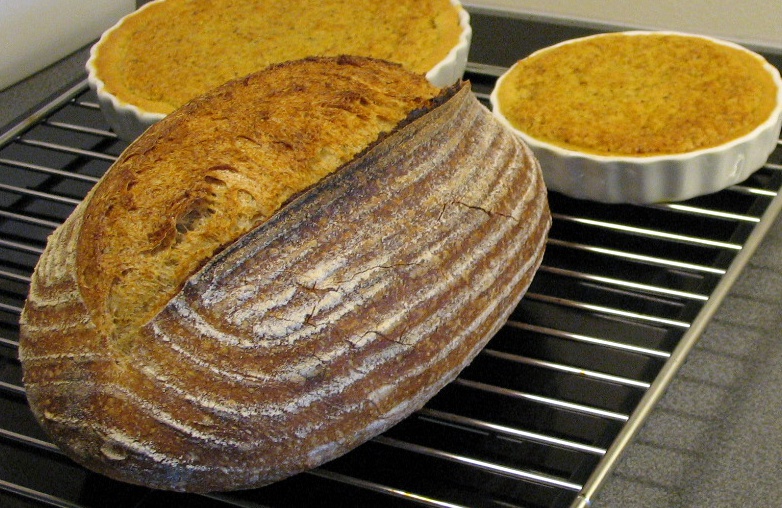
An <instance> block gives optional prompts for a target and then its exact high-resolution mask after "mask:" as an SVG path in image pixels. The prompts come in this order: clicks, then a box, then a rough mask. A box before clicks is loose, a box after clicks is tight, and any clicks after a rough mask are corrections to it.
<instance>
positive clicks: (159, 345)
mask: <svg viewBox="0 0 782 508" xmlns="http://www.w3.org/2000/svg"><path fill="white" fill-rule="evenodd" d="M164 122H165V121H164ZM89 201H90V199H89V197H88V199H87V200H85V202H83V203H82V205H80V206H79V207H78V208H77V210H76V212H75V213H74V214H73V215H72V216H71V217H70V218H69V219H68V220H67V221H66V222H65V224H63V226H62V227H61V228H59V229H58V230H57V231H56V232H55V233H54V234H53V235H52V238H51V239H50V242H49V244H48V246H47V248H46V250H45V252H44V254H43V255H42V257H41V260H40V262H39V264H38V266H37V267H36V271H35V273H34V275H33V279H32V283H31V289H30V296H29V298H28V301H27V303H26V305H25V308H24V312H23V315H22V319H21V325H22V335H21V339H20V360H21V361H22V364H23V368H24V376H25V386H26V389H27V396H28V399H29V401H30V405H31V408H32V410H33V412H34V413H35V415H36V417H37V418H38V419H39V421H40V422H41V424H42V425H43V427H44V428H45V429H46V430H47V432H48V433H49V434H50V435H51V436H52V439H53V440H54V442H55V443H56V444H57V445H58V446H60V447H61V448H62V449H63V450H64V451H65V452H66V453H67V454H68V455H69V456H71V457H72V458H73V459H75V460H76V461H77V462H79V463H81V464H83V465H85V466H87V467H89V468H90V469H93V470H95V471H98V472H101V473H103V474H106V475H108V476H110V477H113V478H116V479H120V480H123V481H127V482H131V483H137V484H142V485H146V486H150V487H154V488H161V489H170V490H179V491H215V490H231V489H240V488H251V487H257V486H261V485H264V484H268V483H270V482H273V481H277V480H279V479H282V478H285V477H287V476H290V475H293V474H295V473H297V472H300V471H303V470H306V469H310V468H313V467H317V466H319V465H320V464H323V463H324V462H326V461H328V460H331V459H334V458H336V457H339V456H340V455H342V454H344V453H346V452H347V451H349V450H351V449H353V448H354V447H356V446H358V445H359V444H361V443H363V442H365V441H367V440H369V439H371V438H372V437H374V436H376V435H378V434H379V433H381V432H383V431H385V430H386V429H388V428H389V427H391V426H392V425H394V424H395V423H397V422H399V421H400V420H402V419H403V418H405V417H406V416H408V415H410V414H411V413H412V412H413V411H415V410H417V409H418V408H420V407H421V406H423V404H425V403H426V401H428V400H429V399H430V398H431V397H432V396H434V394H436V393H437V391H439V390H440V389H441V388H442V387H443V386H445V384H447V383H448V382H450V381H451V380H453V379H454V378H455V377H456V376H457V375H458V373H459V372H460V371H461V370H462V369H463V368H464V367H465V366H466V365H467V364H469V362H470V361H471V360H472V359H473V358H474V357H475V356H476V355H477V354H478V352H479V351H480V350H481V348H482V347H483V346H484V345H485V344H486V342H487V341H488V340H489V339H490V338H491V337H492V336H493V335H494V333H495V332H496V331H497V330H498V329H499V327H501V326H502V325H503V324H504V322H505V321H506V320H507V318H508V316H509V315H510V313H511V312H512V310H513V309H514V308H515V306H516V304H517V303H518V301H519V300H520V299H521V297H522V296H523V294H524V292H525V291H526V289H527V287H528V286H529V284H530V282H531V280H532V277H533V276H534V273H535V271H536V269H537V267H538V266H539V263H540V261H541V258H542V255H543V251H544V245H545V240H546V235H547V232H548V228H549V226H550V215H549V211H548V205H547V200H546V191H545V187H544V184H543V180H542V177H541V173H540V168H539V166H538V164H537V161H536V160H535V159H534V157H533V156H532V154H531V152H530V151H529V149H528V148H527V147H526V146H525V145H523V144H522V143H521V142H520V141H518V139H517V138H516V137H515V136H514V135H513V134H511V133H510V132H509V131H508V130H506V129H505V128H504V127H502V126H501V125H500V124H499V123H497V122H496V120H494V118H493V117H492V116H491V114H490V113H489V111H488V110H487V109H486V108H485V107H483V106H482V105H481V104H480V103H479V102H478V101H477V100H476V98H475V97H474V95H473V94H472V93H471V92H470V88H469V85H468V84H464V85H463V86H462V87H461V88H460V89H458V90H456V91H455V93H454V94H453V95H452V96H449V97H445V98H444V102H443V103H441V104H440V103H437V104H434V105H432V106H431V109H428V110H426V111H424V112H420V113H419V114H417V115H415V117H414V118H412V119H411V120H410V121H409V122H408V123H405V124H404V125H402V126H401V127H400V128H398V129H397V130H395V131H393V132H392V133H390V134H388V135H385V136H383V137H381V139H380V140H379V141H378V142H377V143H375V144H374V145H372V146H371V147H369V148H368V149H367V150H365V151H363V152H362V153H360V154H359V155H357V156H356V157H355V158H353V160H351V161H350V162H349V163H347V164H345V165H344V166H342V167H340V168H339V170H338V171H336V172H334V173H333V174H331V175H330V176H328V177H325V178H324V179H322V180H321V181H319V182H318V183H316V184H314V185H313V186H312V187H310V188H309V189H307V190H306V191H304V192H303V193H301V194H299V195H297V196H295V197H293V199H292V200H291V201H290V202H288V203H286V204H285V205H284V206H283V207H282V208H281V209H280V210H279V211H277V212H276V213H274V214H273V215H272V216H271V217H270V218H269V219H268V220H266V221H265V222H263V223H261V224H260V225H259V226H257V227H256V228H254V229H252V230H251V231H250V232H248V233H246V234H244V235H242V236H241V237H240V238H239V239H237V240H236V241H234V242H232V243H231V244H230V245H228V246H227V247H226V248H224V249H223V250H221V251H219V252H217V253H216V254H215V255H214V256H213V257H211V259H209V260H208V262H207V263H206V264H205V265H204V266H203V267H202V268H201V269H200V270H198V271H197V272H196V273H194V274H192V275H191V276H190V277H188V278H187V280H186V281H185V282H184V284H183V285H182V286H181V288H180V289H179V290H178V291H177V293H176V294H175V295H174V296H173V298H171V299H170V300H169V301H168V302H167V303H166V304H165V305H164V306H163V308H162V309H161V310H160V311H159V312H157V313H156V314H155V315H154V316H152V317H151V319H150V320H149V321H148V322H145V323H142V324H141V325H140V326H138V329H137V330H135V333H134V335H133V337H132V340H130V341H128V342H125V343H123V344H122V347H119V346H118V345H117V344H115V343H113V342H112V339H111V337H110V336H107V335H106V334H102V333H98V331H97V330H98V326H96V323H95V322H94V321H93V318H92V316H93V314H94V311H93V309H90V308H89V305H88V304H87V303H85V300H84V298H83V296H82V295H83V291H84V289H83V288H82V287H81V286H80V283H79V277H78V272H79V263H80V262H81V260H80V259H78V257H77V255H76V254H75V253H76V252H78V247H79V242H80V229H81V227H82V226H83V221H84V214H85V210H87V209H89V206H90V204H89Z"/></svg>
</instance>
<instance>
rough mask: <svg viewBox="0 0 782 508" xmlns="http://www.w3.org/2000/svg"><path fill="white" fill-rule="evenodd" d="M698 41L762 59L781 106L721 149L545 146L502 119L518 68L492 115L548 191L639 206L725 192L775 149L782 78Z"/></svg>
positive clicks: (774, 71)
mask: <svg viewBox="0 0 782 508" xmlns="http://www.w3.org/2000/svg"><path fill="white" fill-rule="evenodd" d="M624 33H627V34H633V35H644V34H651V33H657V34H677V32H643V31H633V32H624ZM603 35H605V34H598V35H594V36H589V37H587V38H593V37H601V36H603ZM679 35H687V36H692V34H679ZM698 37H702V38H704V39H707V40H710V41H713V42H716V43H718V44H723V45H726V46H730V47H733V48H737V49H740V50H742V51H746V52H748V53H750V54H752V55H754V56H755V57H757V58H759V59H761V60H762V61H763V62H764V68H765V69H766V70H767V71H768V73H769V74H770V75H771V76H772V78H773V80H774V82H775V84H776V87H777V97H776V107H775V108H774V110H773V111H772V113H771V115H769V117H768V118H767V119H766V120H765V121H764V122H763V123H761V124H760V125H758V126H757V127H756V128H755V129H754V130H753V131H751V132H750V133H748V134H746V135H744V136H741V137H738V138H735V139H733V140H731V141H729V142H726V143H724V144H722V145H719V146H715V147H712V148H706V149H700V150H695V151H691V152H685V153H680V154H671V155H660V156H637V157H634V156H606V155H597V154H592V153H588V152H580V151H576V150H572V149H568V148H563V147H560V146H557V145H554V144H552V143H548V142H545V141H541V140H539V139H536V138H535V137H532V136H530V135H529V134H527V133H525V132H523V131H521V130H519V129H517V128H516V127H514V126H513V125H512V124H511V122H510V121H509V120H508V119H507V118H506V117H505V116H504V115H503V114H502V105H501V104H500V103H499V100H498V93H497V91H498V89H499V88H500V86H501V84H502V81H503V79H505V77H506V76H507V75H508V73H510V70H511V69H512V68H513V67H511V69H509V70H508V71H507V72H506V73H504V74H503V75H502V76H501V77H500V78H499V79H498V80H497V83H496V85H495V88H494V91H493V92H492V94H491V97H490V100H491V104H492V109H493V112H494V114H495V116H496V117H497V118H498V119H499V120H500V121H501V122H502V123H503V124H504V125H505V126H507V127H508V128H510V129H511V130H513V131H514V132H515V133H516V134H517V135H518V136H519V137H520V138H521V139H523V140H524V141H525V142H526V143H527V144H528V145H529V146H530V147H531V148H532V150H533V152H534V153H535V156H536V157H537V158H538V160H539V161H540V164H541V167H542V169H543V175H544V179H545V182H546V186H547V187H548V189H549V190H552V191H557V192H560V193H562V194H565V195H567V196H570V197H574V198H578V199H587V200H592V201H599V202H604V203H634V204H644V203H658V202H669V201H681V200H685V199H689V198H692V197H696V196H701V195H705V194H710V193H713V192H717V191H720V190H723V189H725V188H727V187H729V186H731V185H734V184H737V183H740V182H742V181H744V180H746V179H747V178H748V177H749V176H750V175H751V174H752V173H754V172H755V171H757V170H758V169H760V168H761V167H762V166H763V165H764V164H765V163H766V161H767V160H768V157H769V155H770V154H771V152H772V151H773V150H774V148H775V147H776V145H777V142H778V140H779V137H780V129H781V128H782V79H780V73H779V71H778V70H777V69H776V68H775V67H773V66H772V65H771V64H769V63H768V62H766V61H765V59H763V58H762V57H761V56H760V55H757V54H756V53H754V52H752V51H749V50H747V49H746V48H743V47H742V46H739V45H736V44H733V43H730V42H726V41H722V40H718V39H714V38H711V37H705V36H698ZM579 40H582V39H573V40H569V41H565V42H562V43H560V44H557V45H555V46H551V47H550V48H553V47H556V46H561V45H563V44H571V43H573V42H577V41H579ZM550 48H544V49H542V50H540V51H545V50H546V49H550ZM533 54H534V53H533Z"/></svg>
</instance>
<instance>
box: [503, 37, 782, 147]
mask: <svg viewBox="0 0 782 508" xmlns="http://www.w3.org/2000/svg"><path fill="white" fill-rule="evenodd" d="M763 63H764V62H763V61H762V59H761V58H759V57H757V56H755V55H753V54H751V53H749V52H748V51H744V50H741V49H738V48H734V47H729V46H726V45H724V44H718V43H717V42H714V41H711V40H707V39H704V38H702V37H695V36H688V35H682V34H661V33H643V34H624V33H622V34H601V35H600V36H598V37H590V38H585V39H581V40H577V41H574V42H572V43H568V44H563V45H559V46H556V47H552V48H548V49H546V50H543V51H540V52H538V53H537V54H534V55H532V56H530V57H528V58H526V59H524V60H521V61H519V62H518V63H517V65H516V66H515V67H514V68H513V69H512V70H511V71H510V72H509V74H508V75H507V77H506V78H505V79H504V80H503V82H502V84H501V86H500V88H499V90H498V99H499V100H498V102H499V104H500V110H501V111H502V114H503V115H504V116H505V117H506V118H507V119H508V120H509V121H510V123H511V124H512V125H514V126H515V127H516V128H518V129H519V130H520V131H522V132H525V133H527V134H529V135H530V136H532V137H533V138H535V139H539V140H541V141H544V142H548V143H552V144H555V145H559V146H563V147H565V148H570V149H574V150H578V151H586V152H590V153H596V154H600V155H620V156H622V155H627V156H653V155H665V154H677V153H684V152H691V151H694V150H698V149H702V148H710V147H713V146H718V145H721V144H723V143H726V142H728V141H730V140H733V139H736V138H738V137H740V136H743V135H745V134H748V133H749V132H751V131H752V130H753V129H755V128H756V127H758V126H759V125H760V124H761V123H763V122H764V121H766V120H767V119H768V118H769V115H771V112H772V111H773V109H774V107H775V105H776V86H775V84H774V82H773V79H772V77H771V75H770V74H769V73H768V72H767V71H766V70H765V69H764V68H763Z"/></svg>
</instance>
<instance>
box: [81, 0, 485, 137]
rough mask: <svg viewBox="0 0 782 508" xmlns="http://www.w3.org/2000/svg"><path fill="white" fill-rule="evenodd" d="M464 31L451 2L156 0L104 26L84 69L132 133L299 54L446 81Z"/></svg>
mask: <svg viewBox="0 0 782 508" xmlns="http://www.w3.org/2000/svg"><path fill="white" fill-rule="evenodd" d="M471 38H472V28H471V27H470V16H469V14H468V13H467V11H466V10H464V9H463V8H462V6H461V4H460V3H459V1H458V0H395V1H394V2H373V1H371V0H349V1H347V0H324V1H320V2H313V1H309V0H291V1H289V2H276V1H273V0H231V1H229V0H215V1H211V2H191V1H186V0H157V1H153V2H150V3H147V4H145V5H144V6H142V7H141V8H140V9H138V10H137V11H135V12H133V13H131V14H129V15H127V16H125V17H124V18H122V19H121V20H120V21H119V22H117V23H116V24H115V25H114V26H113V27H111V28H110V29H108V30H107V31H106V32H104V34H103V35H102V37H101V38H100V40H99V41H98V42H97V43H96V44H95V45H94V46H93V47H92V50H91V53H90V58H89V60H88V61H87V72H88V81H89V84H90V87H91V88H92V89H93V90H95V91H96V93H97V95H98V101H99V103H100V106H101V110H102V111H103V113H104V116H105V117H106V119H107V121H108V123H109V125H110V126H111V127H112V128H113V129H114V131H115V132H116V133H117V134H118V135H119V136H120V137H121V138H123V139H126V140H128V141H131V140H133V139H135V138H136V137H138V135H139V134H141V133H142V132H143V131H144V130H146V129H147V128H148V127H149V126H150V125H152V124H153V123H155V122H158V121H159V120H161V119H162V118H163V117H165V116H166V115H167V114H169V113H171V112H172V111H174V110H175V109H177V108H178V107H180V106H182V105H183V104H185V103H186V102H188V101H189V100H191V99H193V98H194V97H197V96H199V95H202V94H203V93H206V92H207V91H209V90H211V89H213V88H215V87H217V86H219V85H221V84H223V83H225V82H227V81H230V80H232V79H236V78H239V77H242V76H245V75H248V74H251V73H253V72H257V71H259V70H261V69H263V68H265V67H267V66H269V65H272V64H276V63H281V62H285V61H291V60H298V59H301V58H306V57H308V56H339V55H357V56H367V57H371V58H376V59H382V60H389V61H392V62H396V63H400V64H402V65H403V66H404V67H405V68H407V69H408V70H411V71H413V72H417V73H420V74H425V75H426V77H427V79H428V80H429V81H430V82H431V83H432V84H433V85H435V86H438V87H443V86H448V85H452V84H454V83H455V82H457V81H458V80H459V79H461V77H462V75H463V73H464V69H465V67H466V65H467V54H468V52H469V49H470V41H471Z"/></svg>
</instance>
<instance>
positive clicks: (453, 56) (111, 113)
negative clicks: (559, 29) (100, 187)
mask: <svg viewBox="0 0 782 508" xmlns="http://www.w3.org/2000/svg"><path fill="white" fill-rule="evenodd" d="M160 1H165V0H157V1H153V2H149V3H147V4H144V5H143V6H142V7H141V8H139V9H138V10H137V11H134V12H133V13H131V14H128V15H127V16H125V17H123V18H122V19H120V20H119V21H118V22H117V23H116V24H115V25H114V26H112V27H111V28H109V29H108V30H106V32H104V33H103V36H102V37H101V38H100V40H98V42H97V43H95V45H93V47H92V49H91V50H90V58H89V59H88V60H87V64H86V66H87V81H88V83H89V86H90V88H92V89H93V90H94V91H95V93H96V94H97V96H98V102H99V104H100V108H101V111H102V112H103V115H104V116H105V118H106V121H107V122H108V123H109V125H110V126H111V128H112V130H113V131H114V132H115V133H117V135H118V136H119V137H120V138H121V139H124V140H126V141H132V140H134V139H136V138H137V137H138V136H139V135H141V133H143V132H144V131H145V130H146V129H147V128H148V127H149V126H150V125H152V124H154V123H156V122H158V121H160V120H162V119H163V118H164V117H165V116H166V115H165V114H163V113H157V112H152V111H146V110H144V109H143V108H141V107H139V106H137V105H134V104H130V103H128V102H126V101H123V100H122V99H120V98H118V97H117V96H116V95H114V94H112V93H109V92H108V91H107V90H106V86H105V84H104V82H103V80H102V79H101V77H100V73H99V72H98V69H97V68H96V67H95V57H96V55H97V53H98V52H99V51H100V47H101V43H102V42H103V41H104V40H105V39H106V37H107V35H108V34H109V33H110V32H112V31H113V30H116V29H117V28H118V27H119V26H121V25H122V23H124V22H125V20H126V19H128V18H129V17H131V16H134V15H137V13H138V12H140V11H142V10H143V9H146V8H149V6H150V5H152V4H155V3H157V2H160ZM451 3H452V4H453V5H455V6H457V7H458V8H459V23H460V25H461V27H462V32H461V34H460V36H459V41H458V43H457V44H456V45H455V46H454V47H453V48H452V49H451V51H450V52H449V53H448V55H447V56H446V57H445V58H444V59H443V60H441V61H440V62H439V63H437V64H436V65H435V66H434V67H432V69H430V70H429V71H428V72H427V73H426V77H427V79H428V80H429V82H431V83H432V84H433V85H435V86H439V87H444V86H448V85H452V84H453V83H455V82H456V81H457V80H459V79H461V77H462V75H463V74H464V69H465V68H466V66H467V55H468V53H469V51H470V43H471V41H472V27H471V25H470V15H469V13H468V12H467V11H466V10H465V9H464V8H462V5H461V3H460V2H459V0H451Z"/></svg>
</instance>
